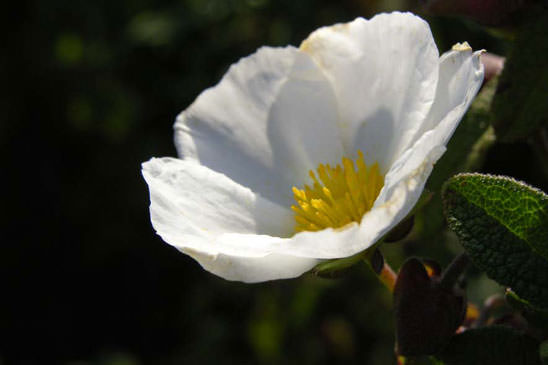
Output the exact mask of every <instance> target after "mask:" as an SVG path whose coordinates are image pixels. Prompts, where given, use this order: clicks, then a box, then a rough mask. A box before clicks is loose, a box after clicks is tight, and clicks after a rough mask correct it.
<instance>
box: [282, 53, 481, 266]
mask: <svg viewBox="0 0 548 365" xmlns="http://www.w3.org/2000/svg"><path fill="white" fill-rule="evenodd" d="M480 54H481V51H480V52H475V53H472V51H471V50H470V49H466V48H462V49H460V50H453V51H451V52H448V53H446V54H444V55H443V56H442V58H441V60H440V62H441V63H440V78H439V79H440V82H439V86H438V88H437V96H436V102H435V105H434V106H433V108H432V110H431V112H430V114H429V119H427V120H426V122H425V124H424V125H423V127H424V128H428V127H430V130H428V131H426V132H421V134H420V135H419V138H418V140H417V141H416V142H415V143H414V144H413V145H412V146H411V147H410V148H408V149H407V150H406V151H404V153H403V154H402V155H401V156H400V158H399V159H398V160H397V161H395V162H394V163H393V164H392V166H391V167H390V170H389V171H388V172H387V174H386V176H385V183H384V187H383V189H382V190H381V192H380V194H379V196H378V197H377V200H376V201H375V205H374V206H373V208H372V209H371V210H370V211H369V212H367V213H366V214H365V215H364V216H363V218H362V221H361V223H360V224H359V225H358V224H352V225H349V226H347V227H344V228H343V229H326V230H323V231H320V232H302V233H299V234H297V235H295V236H294V237H292V238H291V239H290V240H289V241H288V242H286V243H284V248H286V249H287V250H288V251H287V252H291V253H293V254H294V255H302V256H311V257H317V258H322V259H329V258H336V257H347V256H351V255H354V254H356V253H358V252H360V251H363V250H365V249H367V248H368V247H370V246H371V245H373V244H374V243H375V242H377V241H378V240H379V239H381V238H382V236H384V235H385V234H386V233H388V232H389V231H390V229H392V228H393V227H394V226H395V225H396V224H398V223H399V222H400V221H401V220H402V219H404V218H405V216H406V215H407V214H409V212H410V211H411V209H412V208H413V207H414V206H415V204H416V203H417V201H418V199H419V198H420V195H421V194H422V191H423V189H424V185H425V183H426V180H427V179H428V177H429V176H430V173H431V171H432V168H433V165H434V164H435V163H436V162H437V161H438V159H439V158H440V157H441V156H442V154H443V153H444V152H445V145H446V144H447V141H448V140H449V138H450V137H451V135H452V134H453V132H454V130H455V128H456V127H457V125H458V123H459V121H460V120H461V119H462V116H463V115H464V113H465V112H466V110H467V109H468V106H469V105H470V103H471V102H472V99H473V98H474V96H475V95H476V93H477V91H478V90H479V88H480V86H481V83H482V80H483V66H482V64H481V62H480V60H479V56H480ZM437 98H439V100H438V99H437ZM437 118H439V119H437Z"/></svg>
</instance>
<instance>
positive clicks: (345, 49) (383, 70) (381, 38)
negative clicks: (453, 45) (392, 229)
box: [301, 13, 439, 173]
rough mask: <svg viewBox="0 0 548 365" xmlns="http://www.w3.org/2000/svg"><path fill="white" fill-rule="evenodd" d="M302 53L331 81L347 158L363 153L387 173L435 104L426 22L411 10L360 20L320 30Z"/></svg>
mask: <svg viewBox="0 0 548 365" xmlns="http://www.w3.org/2000/svg"><path fill="white" fill-rule="evenodd" d="M301 49H302V50H303V51H304V52H306V53H308V54H309V55H310V56H311V57H312V58H313V59H314V60H315V61H316V62H317V63H318V65H319V66H320V67H321V68H322V71H324V72H325V74H326V75H327V77H328V78H329V80H330V81H331V83H332V84H333V87H334V89H335V94H336V97H337V102H338V105H339V114H340V121H339V123H340V125H341V130H342V133H343V138H344V145H345V150H346V153H347V154H353V153H355V150H356V148H359V149H361V150H362V151H363V152H364V154H365V159H366V162H368V163H373V162H378V163H379V165H380V167H381V171H383V173H386V171H387V170H388V167H389V166H390V165H391V164H392V162H393V161H394V160H395V159H396V158H397V157H398V156H399V155H400V154H401V153H402V152H403V151H404V150H405V149H406V148H408V147H409V145H410V144H411V143H412V142H414V140H413V138H414V136H415V134H416V131H417V129H418V128H420V125H421V123H422V121H423V120H424V118H425V117H426V115H427V113H428V111H429V110H430V107H431V105H432V102H433V101H434V96H435V92H436V84H437V81H438V64H439V60H438V57H439V55H438V50H437V48H436V44H435V43H434V39H433V38H432V34H431V32H430V28H429V26H428V24H427V23H426V22H425V21H424V20H422V19H420V18H419V17H417V16H414V15H412V14H409V13H407V14H402V13H392V14H380V15H377V16H375V17H374V18H373V19H371V20H365V19H362V18H358V19H356V20H354V21H353V22H350V23H346V24H339V25H335V26H332V27H324V28H320V29H318V30H316V31H315V32H313V33H312V34H311V35H310V37H308V38H307V39H306V40H305V41H304V42H303V43H302V45H301ZM396 133H397V134H398V138H393V137H394V134H396Z"/></svg>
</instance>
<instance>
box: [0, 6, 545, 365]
mask: <svg viewBox="0 0 548 365" xmlns="http://www.w3.org/2000/svg"><path fill="white" fill-rule="evenodd" d="M394 9H400V10H406V9H414V10H415V11H418V12H419V13H420V12H421V9H422V8H421V7H420V4H415V3H414V2H406V1H384V2H382V1H358V0H344V1H320V0H316V1H314V0H276V1H274V0H178V1H175V0H160V1H158V0H157V1H150V0H136V1H128V0H125V1H82V0H77V1H68V0H49V1H41V2H38V1H36V2H8V4H7V5H4V6H3V12H2V17H3V18H4V19H3V20H2V22H0V27H1V30H2V34H3V37H2V38H3V41H2V43H3V44H2V55H1V58H0V75H1V76H2V80H4V81H3V85H4V89H5V92H6V97H4V98H1V99H0V100H1V101H0V103H1V104H0V109H1V110H2V115H3V117H2V121H1V124H0V145H1V148H2V151H3V156H4V157H7V158H4V159H3V161H5V162H4V165H3V166H2V170H1V171H2V172H1V175H0V176H2V180H3V181H4V183H5V184H6V185H4V188H3V189H2V190H3V194H2V208H3V209H2V219H1V222H2V245H1V247H2V249H1V252H0V277H1V279H0V282H1V284H2V288H1V292H0V364H2V365H7V364H49V363H52V364H74V365H76V364H78V365H83V364H109V365H134V364H183V363H188V364H233V363H234V364H255V363H264V364H273V363H290V364H292V363H302V364H327V363H330V364H331V363H366V364H373V365H374V364H379V365H386V364H391V363H393V361H394V359H393V355H392V349H393V333H392V331H393V323H392V318H391V298H390V295H389V294H388V292H387V291H386V290H385V289H384V288H383V287H382V286H381V285H380V284H379V283H378V282H377V281H376V279H375V278H374V277H373V275H371V274H370V273H369V272H368V269H367V268H366V267H358V268H356V269H355V270H353V271H352V272H351V273H350V275H349V277H348V278H346V279H345V280H326V279H320V278H316V277H313V276H311V275H305V276H304V277H302V278H299V279H295V280H287V281H277V282H269V283H263V284H255V285H245V284H241V283H232V282H227V281H224V280H222V279H219V278H217V277H214V276H212V275H211V274H209V273H207V272H205V271H203V270H202V269H201V268H200V267H199V265H198V264H197V263H196V262H194V261H193V260H192V259H190V258H188V257H187V256H185V255H182V254H179V253H178V252H177V251H176V250H175V249H173V248H171V247H170V246H168V245H166V244H164V243H163V242H162V241H161V239H160V238H159V237H158V236H156V235H155V233H154V231H153V229H152V227H151V224H150V220H149V216H148V204H149V200H148V190H147V186H146V184H145V182H144V180H143V179H142V177H141V175H140V163H141V162H143V161H146V160H148V159H149V158H151V157H153V156H157V157H160V156H175V149H174V146H173V143H172V123H173V121H174V118H175V116H176V115H177V114H178V113H179V112H180V111H181V110H183V109H184V108H185V107H186V106H188V105H189V104H190V103H191V102H192V101H193V99H194V98H195V97H196V96H197V95H198V94H199V93H200V92H201V91H202V90H203V89H204V88H206V87H209V86H212V85H213V84H215V83H216V82H217V81H218V80H219V79H220V77H221V76H222V75H223V73H224V72H225V71H226V69H227V67H228V66H229V65H230V64H231V63H233V62H235V61H236V60H238V59H239V58H240V57H243V56H246V55H248V54H250V53H252V52H254V51H255V49H257V48H258V47H259V46H261V45H264V44H267V45H272V46H276V45H286V44H294V45H298V44H299V43H300V41H301V40H302V39H304V38H305V37H306V36H307V35H308V34H309V33H310V32H311V31H313V30H314V29H316V28H317V27H319V26H323V25H330V24H333V23H335V22H346V21H350V20H352V19H353V18H355V17H356V16H365V17H370V16H372V15H373V14H375V13H376V12H379V11H382V10H394ZM427 20H428V21H429V22H430V24H431V26H432V31H433V33H434V35H435V37H436V40H437V42H438V46H439V48H440V51H441V52H443V51H445V50H447V49H449V48H450V46H451V45H452V44H453V43H455V42H457V41H463V40H468V41H469V42H470V43H471V44H472V46H473V47H474V48H475V49H481V48H486V49H489V50H490V51H492V52H495V53H500V54H505V52H507V43H506V42H504V41H500V40H498V38H496V37H495V36H494V35H493V34H492V33H491V32H490V31H489V30H488V29H486V28H485V27H483V26H480V25H478V24H476V23H474V22H473V21H471V20H466V19H462V18H450V17H432V16H430V17H427ZM530 155H531V152H530V150H529V149H528V147H527V146H526V145H523V144H519V145H511V146H509V147H508V146H504V147H495V148H494V149H493V150H492V151H491V153H490V154H489V156H488V159H487V164H486V165H485V168H484V170H485V171H489V172H497V173H508V174H511V175H513V176H515V177H518V178H521V179H524V180H528V181H529V182H531V183H535V182H539V181H536V180H535V176H536V175H535V172H534V171H533V168H530V167H529V165H528V164H527V163H525V164H524V163H522V164H519V165H514V164H512V161H513V159H516V158H517V159H525V161H528V160H527V158H530ZM512 166H513V167H512ZM531 180H533V181H531ZM537 185H538V184H537ZM420 250H421V248H420V244H417V243H414V244H412V245H410V246H409V247H407V248H406V247H403V246H402V247H400V246H392V247H391V248H390V249H389V251H390V252H391V256H392V257H393V259H394V262H395V264H396V265H395V266H397V265H398V263H400V262H401V259H402V257H403V255H408V254H412V253H416V252H420ZM437 250H438V251H439V252H442V253H441V255H442V257H444V259H442V261H443V260H447V258H449V257H450V256H451V255H453V251H452V250H453V249H447V248H445V247H442V248H440V247H438V248H437ZM482 285H483V284H482ZM486 285H487V284H486ZM487 287H489V286H488V285H487ZM479 288H480V289H478V290H480V292H481V290H484V289H482V288H484V287H483V286H479ZM489 290H492V289H485V290H484V291H485V292H488V291H489ZM482 293H483V292H482ZM480 297H481V295H480Z"/></svg>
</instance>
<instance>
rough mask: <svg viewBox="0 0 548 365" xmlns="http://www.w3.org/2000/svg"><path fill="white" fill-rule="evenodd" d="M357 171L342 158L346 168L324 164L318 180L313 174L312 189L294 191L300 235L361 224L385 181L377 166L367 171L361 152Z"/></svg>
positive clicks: (296, 189) (294, 189)
mask: <svg viewBox="0 0 548 365" xmlns="http://www.w3.org/2000/svg"><path fill="white" fill-rule="evenodd" d="M356 167H357V169H356V168H355V166H354V162H352V160H350V159H348V158H346V157H343V158H342V167H341V166H340V165H337V166H335V167H331V166H329V164H326V165H324V164H320V165H319V166H318V168H317V169H316V172H317V176H316V174H315V173H314V171H312V170H310V173H309V175H310V177H311V178H312V180H313V182H314V183H313V185H312V187H310V186H308V185H305V186H304V189H302V190H300V189H298V188H296V187H293V196H294V198H295V201H296V202H297V204H296V205H292V206H291V209H292V210H293V212H295V222H296V225H295V229H296V231H297V232H301V231H319V230H322V229H324V228H328V227H331V228H339V227H343V226H345V225H347V224H348V223H351V222H358V223H359V222H360V221H361V218H362V217H363V215H364V214H365V213H366V212H367V211H369V210H370V209H371V207H372V206H373V203H374V202H375V199H376V198H377V196H378V195H379V192H380V191H381V189H382V187H383V185H384V177H383V176H382V175H381V173H380V172H379V166H378V164H377V163H375V164H374V165H373V166H371V167H370V168H367V166H366V164H365V162H364V159H363V153H362V152H361V151H358V159H357V161H356Z"/></svg>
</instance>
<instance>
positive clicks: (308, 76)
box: [142, 13, 483, 282]
mask: <svg viewBox="0 0 548 365" xmlns="http://www.w3.org/2000/svg"><path fill="white" fill-rule="evenodd" d="M479 54H480V52H475V53H473V52H472V50H471V48H470V46H468V44H467V43H464V44H458V45H456V46H455V47H453V50H451V51H449V52H447V53H445V54H443V55H442V56H441V57H439V54H438V50H437V48H436V45H435V43H434V40H433V38H432V34H431V32H430V29H429V27H428V24H427V23H426V22H424V21H423V20H422V19H420V18H419V17H417V16H414V15H412V14H409V13H407V14H402V13H392V14H381V15H377V16H375V17H374V18H372V19H371V20H365V19H362V18H358V19H356V20H354V21H353V22H350V23H346V24H337V25H334V26H331V27H324V28H320V29H318V30H316V31H315V32H313V33H312V34H311V35H310V36H309V37H308V38H307V39H306V40H305V41H304V42H303V43H302V44H301V46H300V47H299V48H295V47H292V46H288V47H285V48H271V47H263V48H261V49H259V50H258V51H257V52H256V53H254V54H253V55H251V56H249V57H246V58H243V59H242V60H240V61H239V62H237V63H236V64H234V65H232V66H231V67H230V69H229V70H228V72H227V73H226V75H225V76H224V77H223V79H222V80H221V82H220V83H219V84H218V85H216V86H214V87H213V88H210V89H207V90H205V91H204V92H203V93H202V94H201V95H200V96H199V97H198V98H197V99H196V101H195V102H194V103H193V104H192V105H191V106H190V107H189V108H188V109H186V110H185V111H183V112H182V113H181V114H180V115H179V116H178V118H177V121H176V123H175V143H176V146H177V150H178V153H179V157H180V159H176V158H153V159H151V160H150V161H148V162H145V163H144V164H143V170H142V173H143V176H144V178H145V180H146V182H147V183H148V186H149V189H150V200H151V205H150V214H151V220H152V224H153V226H154V228H155V230H156V232H157V233H158V234H159V235H160V236H161V237H162V239H163V240H164V241H166V242H167V243H169V244H170V245H173V246H175V247H176V248H177V249H179V250H180V251H182V252H184V253H185V254H187V255H189V256H191V257H193V258H194V259H195V260H196V261H198V262H199V263H200V264H201V265H202V266H203V268H204V269H206V270H208V271H210V272H212V273H214V274H216V275H219V276H221V277H223V278H225V279H228V280H240V281H245V282H258V281H266V280H273V279H281V278H291V277H296V276H299V275H301V274H302V273H304V272H306V271H308V270H310V269H311V268H313V267H314V266H315V265H316V264H318V263H319V262H321V260H325V259H333V258H341V257H348V256H351V255H354V254H356V253H358V252H361V251H363V250H365V249H367V248H368V247H370V246H371V245H373V244H374V243H375V242H376V241H378V240H379V239H380V238H381V237H382V236H383V235H384V234H386V233H387V232H388V231H389V230H390V229H391V228H393V227H394V226H395V225H396V224H397V223H398V222H400V221H401V220H402V219H403V218H404V217H405V216H406V215H407V214H408V213H409V212H410V210H411V209H412V207H413V206H414V205H415V203H416V202H417V200H418V198H419V196H420V195H421V192H422V190H423V187H424V184H425V182H426V179H427V178H428V176H429V175H430V172H431V170H432V167H433V165H434V163H435V162H436V161H437V160H438V159H439V158H440V156H441V155H442V154H443V152H444V151H445V145H446V144H447V142H448V140H449V138H450V137H451V135H452V133H453V131H454V130H455V128H456V126H457V124H458V122H459V121H460V119H461V118H462V116H463V114H464V112H465V111H466V109H467V108H468V106H469V104H470V102H471V100H472V99H473V97H474V96H475V94H476V92H477V91H478V89H479V87H480V84H481V82H482V79H483V68H482V66H481V63H480V61H479ZM362 152H363V155H362V154H361V153H362ZM361 156H363V158H362V157H361ZM343 159H344V161H345V162H344V164H343V163H342V161H343ZM352 161H355V163H356V166H357V171H355V170H354V166H352ZM364 163H365V164H367V166H368V167H367V168H366V167H365V166H364ZM375 163H377V166H378V169H377V170H376V172H375V171H373V172H371V171H372V170H374V168H371V166H374V164H375ZM320 164H323V165H320ZM325 164H330V167H327V166H325ZM348 164H350V165H348ZM336 165H341V166H343V168H341V169H340V170H339V172H338V174H339V177H338V178H337V177H332V178H329V177H327V178H326V179H327V181H326V182H325V184H327V188H329V190H326V189H323V186H321V185H325V184H323V183H322V181H319V185H317V186H315V187H314V186H311V187H310V188H309V189H308V192H305V190H306V188H305V185H307V184H308V185H311V184H312V183H313V181H312V178H311V177H310V175H309V174H310V171H314V174H315V175H316V176H317V175H320V174H321V172H320V171H319V170H318V169H320V170H321V169H322V167H321V166H323V169H324V170H326V173H328V174H329V173H331V174H337V172H336V171H335V167H334V166H336ZM368 174H369V175H368ZM341 176H342V177H341ZM383 178H384V180H383ZM330 179H331V180H330ZM375 179H376V180H375ZM345 181H346V182H345ZM351 181H354V182H353V183H352V182H351ZM294 187H295V189H293V188H294ZM381 188H382V189H381ZM337 190H340V191H339V192H338V193H336V192H335V191H337ZM379 190H380V192H379ZM307 194H308V195H307ZM322 194H324V195H322ZM368 194H369V195H368ZM332 195H333V196H334V195H337V196H334V197H333V196H332ZM354 195H356V196H357V197H356V196H354ZM295 199H297V202H296V201H295ZM331 199H333V200H331ZM345 199H346V200H345ZM349 200H352V201H353V203H352V202H349ZM334 201H336V202H334ZM358 205H361V208H360V209H361V211H358V210H359V209H358V208H355V207H357V206H358ZM370 205H372V207H371V206H370ZM292 206H293V208H292ZM326 209H327V211H326ZM294 211H296V212H300V213H298V214H297V213H295V212H294ZM303 211H307V212H308V213H303ZM307 214H310V217H312V218H310V220H307V219H308V218H307ZM356 214H357V215H359V217H357V218H356V217H355V216H356ZM329 216H336V217H331V218H332V219H331V218H329ZM316 218H317V219H318V221H317V222H316V221H314V222H312V221H313V220H315V219H316ZM338 220H340V222H338V223H333V222H335V221H338ZM299 222H301V223H299ZM318 222H320V223H318ZM323 222H326V223H323ZM330 222H331V223H330Z"/></svg>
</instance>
